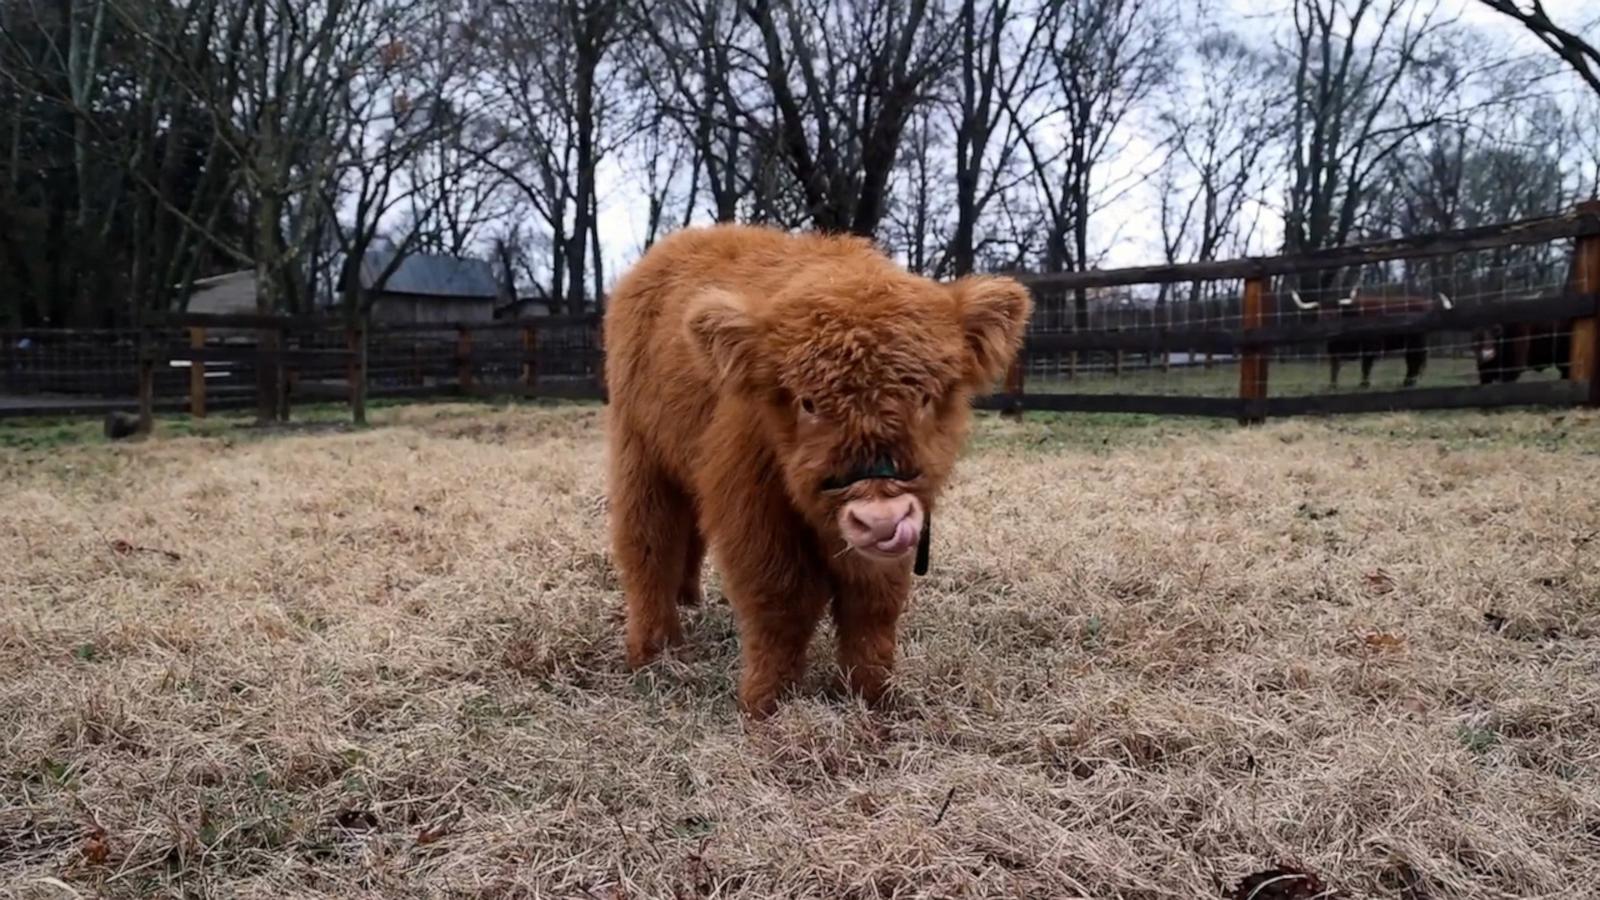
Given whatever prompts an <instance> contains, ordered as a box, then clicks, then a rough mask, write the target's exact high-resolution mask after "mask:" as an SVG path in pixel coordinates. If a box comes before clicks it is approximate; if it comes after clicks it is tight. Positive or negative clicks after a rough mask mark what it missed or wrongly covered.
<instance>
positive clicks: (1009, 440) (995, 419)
mask: <svg viewBox="0 0 1600 900" xmlns="http://www.w3.org/2000/svg"><path fill="white" fill-rule="evenodd" d="M983 416H984V417H985V418H986V419H987V421H986V422H985V423H984V427H981V428H976V429H974V431H973V435H972V442H971V449H972V450H974V451H982V450H988V449H1001V448H1004V449H1020V450H1033V451H1038V452H1041V453H1053V452H1059V451H1061V450H1074V451H1080V452H1082V451H1092V452H1098V451H1107V452H1109V451H1110V450H1113V449H1118V448H1123V447H1147V446H1153V445H1156V444H1160V443H1164V442H1166V441H1170V440H1173V439H1175V438H1189V437H1197V436H1203V435H1209V434H1222V433H1226V432H1229V431H1233V430H1236V429H1238V427H1239V425H1238V423H1236V422H1235V421H1234V420H1232V419H1217V418H1201V417H1183V416H1152V415H1143V414H1139V413H1064V412H1025V413H1023V415H1022V416H1021V417H1013V418H1006V417H1002V416H999V415H998V414H994V413H984V414H983Z"/></svg>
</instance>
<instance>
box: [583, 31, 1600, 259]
mask: <svg viewBox="0 0 1600 900" xmlns="http://www.w3.org/2000/svg"><path fill="white" fill-rule="evenodd" d="M1421 2H1426V0H1421ZM1217 5H1218V6H1219V7H1220V11H1219V12H1218V13H1217V17H1218V19H1219V20H1220V21H1223V22H1228V23H1231V25H1232V27H1234V28H1235V29H1236V30H1238V31H1241V32H1246V33H1248V32H1257V33H1260V34H1263V35H1264V34H1265V33H1266V32H1268V31H1270V30H1274V29H1276V28H1279V27H1280V24H1279V23H1281V22H1282V21H1283V18H1284V16H1285V15H1286V13H1285V12H1284V10H1285V9H1286V8H1287V4H1286V3H1284V2H1282V0H1221V2H1220V3H1218V4H1217ZM1544 5H1545V8H1546V10H1548V11H1549V13H1550V15H1551V18H1552V19H1554V20H1555V21H1556V22H1557V23H1559V24H1561V25H1564V26H1567V27H1574V26H1577V25H1578V24H1580V23H1582V22H1585V21H1593V20H1594V19H1595V18H1596V17H1597V16H1600V9H1597V6H1600V4H1597V3H1595V0H1544ZM1440 14H1441V15H1444V16H1456V17H1459V19H1460V21H1462V22H1463V23H1466V24H1468V25H1471V26H1473V27H1477V28H1483V29H1486V30H1490V31H1493V32H1495V33H1496V34H1497V36H1499V37H1501V38H1503V39H1504V40H1505V41H1509V42H1510V44H1511V46H1513V47H1515V48H1516V49H1517V50H1518V51H1520V53H1521V54H1547V53H1549V52H1550V51H1548V50H1546V49H1544V48H1543V47H1542V45H1540V43H1539V42H1538V40H1537V39H1536V38H1534V37H1532V36H1531V35H1530V34H1528V33H1527V32H1526V30H1525V29H1523V28H1522V26H1521V25H1519V24H1518V23H1516V22H1514V21H1512V20H1511V19H1508V18H1506V17H1504V16H1501V15H1500V14H1498V13H1496V12H1494V11H1492V10H1490V9H1488V8H1487V7H1485V6H1483V5H1482V3H1480V2H1478V0H1441V2H1440ZM1501 46H1505V45H1504V44H1501ZM1570 82H1571V84H1572V85H1574V86H1576V85H1578V81H1577V78H1576V77H1575V76H1573V77H1571V79H1570ZM1121 143H1122V144H1123V150H1122V152H1121V153H1119V154H1118V155H1117V157H1116V158H1114V159H1113V160H1111V162H1110V163H1109V165H1108V166H1107V172H1106V177H1108V178H1113V179H1119V180H1123V179H1128V178H1129V177H1130V176H1135V175H1136V173H1135V169H1136V167H1137V166H1139V165H1141V164H1146V165H1148V164H1149V163H1150V161H1151V160H1152V159H1153V157H1154V154H1153V152H1152V151H1153V149H1154V147H1153V145H1152V144H1151V143H1150V142H1149V141H1147V140H1144V139H1143V138H1142V136H1141V135H1139V134H1138V133H1137V132H1136V131H1134V130H1132V129H1130V130H1129V131H1128V133H1126V134H1125V135H1123V138H1122V141H1121ZM631 169H632V166H631V165H630V163H629V161H628V160H625V159H611V160H608V161H606V163H605V164H604V165H603V166H602V167H601V170H602V171H601V172H600V177H599V183H600V185H601V190H602V193H601V195H600V204H601V209H600V225H601V240H602V242H603V246H604V250H605V255H606V278H607V281H608V282H612V283H614V282H615V280H616V278H617V276H618V275H619V274H620V273H621V272H622V271H623V269H624V268H625V267H626V266H627V265H628V264H630V263H632V262H633V261H634V260H636V259H637V258H638V254H639V248H640V247H641V246H642V243H643V240H644V234H645V229H646V206H645V197H646V192H645V190H644V187H643V183H642V179H641V178H640V177H639V176H637V175H636V174H634V173H633V172H632V171H631ZM1153 190H1154V189H1153V186H1148V185H1147V186H1145V187H1144V188H1142V189H1138V190H1133V191H1131V192H1128V193H1127V194H1126V196H1124V197H1123V198H1122V199H1121V200H1120V201H1118V202H1117V203H1116V204H1114V205H1113V206H1111V207H1110V208H1108V209H1107V210H1106V211H1105V212H1103V213H1101V214H1100V216H1099V218H1097V219H1096V221H1095V223H1094V226H1093V227H1094V230H1095V232H1096V234H1095V235H1094V240H1095V241H1097V242H1098V249H1099V250H1102V251H1103V252H1104V254H1105V265H1106V266H1107V267H1115V266H1130V265H1140V264H1143V263H1152V262H1159V261H1160V246H1161V245H1160V239H1159V231H1158V229H1157V220H1156V216H1155V195H1154V192H1153ZM1265 199H1266V200H1267V201H1268V204H1269V209H1268V210H1266V211H1265V212H1264V214H1263V215H1262V218H1261V230H1260V232H1259V233H1258V236H1257V239H1256V241H1255V242H1254V244H1253V246H1252V248H1251V249H1252V252H1256V253H1261V252H1272V251H1273V250H1274V249H1275V245H1276V243H1277V242H1278V241H1279V240H1280V239H1281V235H1282V227H1281V224H1280V223H1278V222H1277V221H1275V214H1274V213H1273V212H1271V210H1270V205H1271V204H1273V203H1276V202H1277V201H1278V198H1277V197H1274V196H1271V195H1270V194H1269V196H1267V197H1266V198H1265Z"/></svg>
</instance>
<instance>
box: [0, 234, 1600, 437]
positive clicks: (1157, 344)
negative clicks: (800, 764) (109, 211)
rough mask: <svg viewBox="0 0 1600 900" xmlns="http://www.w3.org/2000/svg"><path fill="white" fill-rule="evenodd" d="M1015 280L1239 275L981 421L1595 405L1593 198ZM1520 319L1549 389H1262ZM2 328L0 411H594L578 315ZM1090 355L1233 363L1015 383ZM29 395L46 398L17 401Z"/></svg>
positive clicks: (1090, 337) (1120, 281)
mask: <svg viewBox="0 0 1600 900" xmlns="http://www.w3.org/2000/svg"><path fill="white" fill-rule="evenodd" d="M1568 239H1570V240H1574V241H1575V249H1574V252H1573V256H1572V261H1571V266H1570V274H1569V277H1568V279H1567V281H1566V285H1565V289H1564V290H1562V291H1559V292H1557V293H1556V295H1553V296H1548V297H1543V298H1540V299H1536V300H1532V301H1520V302H1515V303H1504V302H1500V303H1489V304H1481V305H1475V306H1470V307H1456V308H1442V307H1441V308H1434V309H1431V310H1429V311H1427V312H1422V313H1418V312H1409V313H1401V314H1395V315H1387V314H1384V315H1361V316H1356V317H1348V318H1346V317H1339V318H1334V319H1332V320H1327V319H1320V318H1319V319H1316V320H1312V321H1302V320H1294V319H1292V318H1291V320H1290V321H1274V320H1273V317H1272V316H1269V315H1268V312H1269V303H1268V300H1269V297H1273V296H1275V295H1274V293H1273V291H1272V282H1273V279H1279V280H1280V281H1281V280H1282V279H1284V278H1285V277H1298V276H1302V275H1305V274H1306V273H1315V272H1325V271H1329V270H1340V269H1348V268H1349V267H1359V266H1366V265H1372V264H1375V263H1382V262H1386V261H1392V260H1420V259H1428V258H1433V257H1441V256H1448V255H1450V254H1457V253H1463V252H1473V251H1482V250H1493V249H1495V248H1505V247H1512V246H1515V245H1524V244H1537V243H1544V242H1550V241H1556V240H1568ZM1020 277H1021V278H1023V280H1024V281H1026V282H1027V283H1028V284H1029V285H1030V287H1031V289H1032V290H1033V291H1035V293H1036V294H1045V293H1048V292H1065V291H1078V290H1089V289H1097V288H1107V287H1118V286H1130V285H1180V284H1181V285H1196V284H1201V283H1206V282H1219V281H1227V280H1242V282H1243V286H1242V291H1241V292H1240V293H1239V295H1238V297H1237V298H1236V300H1234V301H1230V304H1229V306H1228V309H1229V310H1230V314H1229V315H1227V316H1224V317H1221V318H1219V319H1217V320H1215V321H1211V322H1209V323H1208V322H1206V321H1202V322H1201V323H1200V324H1198V325H1196V324H1193V323H1190V322H1179V323H1173V322H1172V321H1171V320H1170V319H1169V320H1161V319H1159V318H1155V317H1152V316H1145V317H1143V318H1142V319H1139V318H1138V317H1136V327H1133V328H1123V327H1121V326H1120V324H1119V319H1118V318H1117V317H1105V316H1102V317H1100V318H1099V319H1098V321H1097V323H1096V324H1097V325H1098V327H1092V328H1090V329H1086V330H1082V331H1055V332H1052V331H1041V330H1037V329H1035V330H1032V332H1031V333H1030V334H1029V336H1028V339H1027V342H1026V344H1025V347H1024V350H1023V353H1022V355H1021V357H1020V358H1019V360H1018V363H1017V365H1016V366H1015V367H1013V369H1012V370H1011V372H1010V373H1009V375H1008V377H1007V378H1006V380H1005V383H1004V385H1003V386H1002V387H1001V388H1000V390H999V391H997V392H996V393H994V394H991V395H989V396H987V397H985V398H982V400H981V401H980V404H981V405H982V406H984V407H987V408H990V409H999V410H1003V411H1020V410H1053V411H1078V412H1123V413H1153V414H1167V415H1198V416H1224V417H1229V418H1238V419H1240V420H1241V421H1244V422H1259V421H1261V420H1263V419H1265V418H1267V417H1274V416H1292V415H1304V414H1337V413H1357V412H1376V411H1389V410H1415V409H1447V408H1490V407H1499V406H1511V405H1550V406H1570V405H1600V377H1596V375H1597V373H1596V366H1597V360H1600V328H1597V327H1596V322H1597V320H1600V204H1596V203H1590V204H1585V205H1582V206H1580V207H1578V208H1577V209H1575V210H1574V211H1572V212H1570V213H1568V214H1565V215H1561V216H1553V217H1547V218H1541V219H1534V220H1527V221H1523V222H1514V223H1509V224H1505V225H1498V226H1493V227H1488V228H1478V229H1471V230H1465V231H1459V232H1453V233H1448V234H1437V235H1428V236H1423V237H1415V238H1407V239H1403V240H1393V241H1383V242H1378V243H1371V244H1364V245H1359V246H1352V247H1345V248H1340V249H1337V250H1329V251H1324V252H1321V253H1315V254H1309V255H1303V256H1294V257H1289V256H1280V257H1266V258H1254V259H1243V260H1231V261H1224V262H1207V263H1196V264H1189V265H1176V266H1155V267H1145V268H1136V269H1119V270H1109V271H1098V272H1084V273H1063V274H1053V275H1024V276H1020ZM1235 311H1236V315H1235V314H1233V313H1234V312H1235ZM1530 320H1540V321H1560V322H1563V323H1570V324H1569V325H1568V326H1566V327H1567V328H1568V330H1569V332H1570V356H1571V358H1570V371H1569V377H1568V378H1567V379H1565V380H1559V381H1542V382H1527V383H1499V384H1483V385H1477V384H1474V385H1459V386H1448V387H1424V388H1410V389H1405V390H1376V391H1374V390H1367V391H1362V392H1358V393H1315V394H1307V395H1299V396H1281V395H1274V394H1273V393H1272V391H1271V390H1270V387H1271V385H1272V380H1271V370H1272V365H1273V363H1272V361H1273V359H1274V355H1275V354H1276V353H1282V352H1284V351H1285V350H1286V348H1294V347H1303V346H1307V345H1313V346H1315V345H1325V344H1327V342H1329V341H1335V340H1337V341H1344V342H1350V341H1357V342H1360V341H1372V340H1380V339H1383V338H1388V337H1392V336H1395V335H1403V334H1416V333H1419V332H1426V333H1429V334H1437V333H1454V334H1462V333H1466V332H1470V331H1472V330H1473V329H1476V328H1480V327H1484V326H1492V325H1497V324H1501V323H1505V322H1511V321H1523V322H1525V321H1530ZM1035 324H1038V322H1037V320H1036V323H1035ZM17 334H18V333H5V332H0V339H3V340H4V344H3V345H0V377H4V378H6V379H7V381H6V382H0V417H3V416H7V415H26V414H37V413H53V414H66V413H83V412H101V411H104V410H107V409H111V408H116V407H118V406H119V405H120V406H122V407H126V406H127V404H128V400H129V399H131V398H130V396H129V395H130V394H132V395H134V396H136V397H137V404H138V409H139V411H140V414H141V417H142V419H143V422H144V424H145V426H146V427H148V425H149V423H150V421H151V418H152V416H153V415H154V413H155V412H157V411H187V412H189V413H190V414H192V415H194V416H197V417H198V416H205V415H206V414H207V413H208V412H211V411H214V410H219V409H240V408H256V409H258V410H263V411H270V412H271V414H272V417H273V418H276V419H280V420H287V418H288V417H289V414H290V408H291V406H292V405H294V404H298V403H302V402H306V401H329V400H333V401H343V402H348V403H349V404H350V406H351V409H352V412H353V415H354V416H355V418H356V419H357V421H362V420H364V417H365V407H366V402H367V399H368V398H369V397H489V396H522V397H552V398H565V399H589V400H601V401H603V400H604V399H605V387H604V383H603V377H602V372H603V358H602V355H601V346H600V322H599V319H598V317H596V316H576V317H547V318H539V319H526V320H513V321H496V322H483V323H461V324H435V323H428V324H416V325H385V326H374V327H373V328H372V329H371V330H370V331H365V330H363V329H361V328H359V327H355V326H352V325H350V324H349V323H348V322H347V321H346V320H343V319H336V318H307V317H295V318H290V317H279V316H258V315H201V314H191V313H176V314H169V315H163V316H157V317H152V318H150V319H149V320H148V321H146V322H145V323H144V324H143V325H142V326H141V327H140V328H138V329H124V330H122V331H104V332H67V331H55V332H48V333H46V332H37V333H32V334H33V335H34V336H36V337H37V338H38V341H37V342H36V343H29V341H30V338H29V336H28V335H27V334H24V335H23V337H22V338H20V339H19V338H18V337H17ZM18 347H21V348H22V349H20V350H19V349H17V348H18ZM30 354H31V355H30ZM1092 354H1099V355H1101V356H1103V357H1105V356H1108V357H1109V358H1111V359H1113V360H1115V364H1114V365H1115V368H1114V371H1115V372H1117V373H1120V372H1121V371H1122V361H1123V359H1124V358H1125V357H1126V356H1129V355H1133V356H1142V357H1143V358H1144V359H1145V360H1147V361H1149V360H1156V359H1160V360H1162V361H1163V368H1168V367H1169V366H1170V364H1171V360H1172V359H1173V358H1174V357H1175V355H1176V356H1181V357H1184V358H1187V359H1189V360H1200V359H1204V360H1207V361H1210V360H1213V359H1230V360H1237V361H1238V364H1239V377H1238V389H1237V391H1236V392H1233V391H1230V392H1228V393H1227V395H1221V394H1218V395H1215V396H1174V395H1171V394H1161V393H1090V392H1085V391H1073V390H1070V389H1069V390H1059V389H1058V390H1054V391H1049V392H1040V391H1037V390H1030V389H1029V388H1030V385H1029V383H1028V376H1027V372H1028V370H1029V362H1030V360H1037V359H1040V358H1044V357H1049V356H1052V355H1055V356H1061V355H1065V356H1067V357H1069V358H1071V359H1072V360H1077V359H1078V358H1079V357H1080V355H1082V356H1084V357H1088V356H1089V355H1092ZM41 360H45V361H47V362H45V363H43V364H41V363H40V361H41ZM1197 365H1198V363H1197ZM1072 384H1073V383H1072V382H1071V381H1068V386H1069V387H1070V386H1072ZM130 389H131V390H130ZM39 391H45V392H49V393H52V394H54V396H53V397H52V398H51V399H50V400H48V401H30V400H29V397H30V396H32V395H33V394H34V393H37V392H39ZM107 395H109V396H107ZM7 400H10V401H12V402H5V401H7Z"/></svg>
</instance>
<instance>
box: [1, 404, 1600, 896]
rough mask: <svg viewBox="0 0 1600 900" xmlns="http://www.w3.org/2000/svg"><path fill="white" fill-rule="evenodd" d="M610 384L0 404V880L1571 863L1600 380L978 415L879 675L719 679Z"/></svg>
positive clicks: (575, 882) (1590, 673) (96, 884)
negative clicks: (683, 612) (1277, 413)
mask: <svg viewBox="0 0 1600 900" xmlns="http://www.w3.org/2000/svg"><path fill="white" fill-rule="evenodd" d="M599 415H600V413H599V412H597V411H595V410H593V409H577V410H573V409H566V410H560V409H558V410H537V409H527V408H522V409H513V410H508V411H492V410H484V409H482V408H478V409H471V408H461V407H456V408H448V407H446V408H440V407H433V408H414V409H409V410H399V411H391V412H389V413H386V414H385V418H386V419H387V422H386V427H383V428H379V429H376V430H372V431H369V432H362V433H350V434H338V433H334V434H326V433H324V434H316V435H301V436H283V437H275V438H271V439H264V440H262V439H247V438H239V439H235V438H234V437H229V436H218V437H208V438H183V439H167V440H155V441H152V442H149V443H145V444H141V445H130V446H126V447H124V446H116V447H111V446H104V445H101V446H75V447H66V448H58V449H54V450H49V451H45V450H11V451H0V560H4V569H3V571H0V893H11V894H15V895H17V896H26V897H34V896H37V897H68V896H74V895H77V896H93V895H96V894H102V895H105V896H115V897H150V896H219V897H220V896H228V897H402V896H403V897H424V896H426V897H448V896H461V897H466V896H474V897H483V896H487V897H524V896H526V897H534V896H538V897H603V898H611V897H675V896H683V897H692V896H718V897H775V896H784V897H791V896H799V897H830V898H832V897H888V896H923V897H1023V896H1026V897H1052V898H1065V897H1127V898H1154V897H1161V898H1194V897H1218V896H1221V895H1222V894H1223V893H1224V892H1225V891H1228V890H1231V887H1232V886H1233V885H1234V884H1235V883H1236V882H1237V881H1238V880H1239V879H1240V878H1241V877H1242V876H1244V875H1246V874H1248V873H1251V872H1253V871H1256V870H1259V869H1263V868H1268V867H1271V866H1273V865H1276V864H1278V863H1280V862H1291V863H1297V864H1301V865H1304V866H1306V867H1307V868H1310V869H1312V870H1314V871H1315V872H1317V873H1318V874H1319V875H1320V876H1321V877H1322V878H1323V879H1324V880H1325V881H1327V882H1328V883H1329V884H1331V885H1333V886H1335V887H1337V888H1339V889H1341V890H1342V891H1344V892H1346V894H1347V895H1348V896H1393V897H1407V898H1496V897H1579V896H1595V891H1596V887H1595V886H1596V885H1597V884H1600V774H1597V773H1600V455H1597V453H1596V450H1597V448H1600V418H1597V417H1596V416H1593V415H1581V414H1571V415H1568V416H1566V417H1565V418H1564V419H1562V420H1561V421H1560V423H1559V426H1557V425H1554V424H1552V422H1554V421H1555V420H1553V419H1552V418H1551V417H1550V416H1548V415H1545V416H1537V415H1532V414H1526V415H1506V416H1496V417H1478V416H1468V417H1456V418H1451V419H1448V420H1442V419H1441V420H1420V419H1415V418H1408V417H1393V418H1390V419H1381V420H1371V419H1367V420H1349V421H1338V422H1334V423H1331V424H1315V423H1290V424H1281V425H1273V426H1270V427H1267V428H1263V429H1256V430H1251V431H1248V432H1245V431H1237V430H1232V429H1199V428H1192V427H1188V426H1174V425H1171V424H1165V425H1162V426H1160V427H1159V428H1154V429H1144V430H1141V429H1138V428H1135V427H1132V426H1128V427H1107V426H1104V425H1091V424H1085V420H1071V419H1064V420H1061V421H1059V422H1055V423H1039V422H1030V423H1024V424H1022V425H1017V424H1013V423H1001V422H998V421H994V420H986V421H985V422H984V423H983V424H982V426H981V429H982V430H981V434H980V435H979V440H978V441H977V443H976V444H975V448H974V451H973V453H972V455H971V456H970V457H969V459H968V460H967V461H966V462H965V463H964V466H965V468H964V469H963V470H962V472H961V475H960V478H959V481H958V483H957V484H956V485H955V486H954V488H953V492H952V494H951V495H950V496H949V497H948V500H947V502H946V504H945V507H944V509H943V512H942V513H941V515H940V521H939V523H937V524H938V527H937V529H936V531H935V535H936V537H935V547H934V556H933V559H934V570H933V572H932V573H931V575H930V576H929V577H928V578H927V579H925V580H923V581H922V582H920V583H919V584H918V586H917V589H916V594H915V597H914V601H913V603H914V606H913V610H912V612H911V613H910V616H909V620H908V621H907V623H906V628H905V631H904V634H903V639H902V648H903V661H902V667H901V671H900V681H899V690H898V699H897V703H896V706H895V707H894V708H893V709H891V710H888V711H886V712H883V713H881V714H869V713H867V712H865V711H862V710H860V709H858V708H855V707H853V706H851V705H849V704H846V703H844V702H841V701H835V700H830V699H828V698H826V697H824V696H822V694H821V688H822V686H823V684H824V681H825V678H824V673H823V671H822V670H821V666H822V665H824V664H826V660H827V659H828V648H827V645H826V644H825V643H824V639H825V636H823V638H822V639H819V641H818V643H817V645H816V646H815V647H814V658H815V661H816V663H817V666H816V667H814V669H813V672H814V674H813V676H812V679H811V681H810V683H809V684H808V689H807V692H806V693H805V694H804V695H803V696H801V697H799V698H797V699H796V700H794V701H792V702H791V703H790V704H788V705H787V706H786V707H785V708H784V709H783V710H782V711H781V712H780V713H779V714H778V715H777V716H776V717H775V718H774V719H773V720H771V721H770V722H767V723H762V724H760V725H747V724H745V723H743V722H741V720H740V719H739V718H738V717H737V715H736V713H735V709H734V706H733V702H732V678H733V675H734V669H735V662H736V647H735V642H734V639H733V635H732V628H731V624H730V621H729V617H728V611H727V607H726V605H725V604H723V603H721V602H712V603H710V604H708V605H707V606H706V607H705V608H704V609H703V610H701V611H699V612H697V613H694V614H693V615H692V617H691V622H690V634H691V636H692V637H691V648H690V651H689V652H688V654H686V656H684V657H681V658H679V659H676V660H672V661H668V662H666V663H663V664H661V665H658V666H656V667H653V668H651V669H649V670H646V671H644V672H641V673H639V674H635V675H630V674H627V673H625V672H624V671H623V670H622V667H621V664H620V660H621V650H620V642H619V637H618V635H619V628H618V622H617V618H618V615H619V611H620V597H619V595H618V593H617V587H616V583H615V579H614V578H613V576H612V574H611V572H610V569H609V566H608V563H607V552H606V547H605V542H604V536H603V535H604V532H603V522H604V509H603V504H602V501H601V493H602V455H601V454H602V444H601V438H600V436H599V434H600V432H599V429H598V416H599ZM1358 421H1359V424H1352V423H1357V422H1358ZM1440 423H1445V424H1440ZM1557 428H1559V430H1560V432H1561V433H1562V437H1561V438H1560V439H1559V440H1544V439H1530V438H1529V437H1528V436H1529V435H1535V436H1536V437H1537V436H1538V435H1545V436H1546V437H1548V436H1549V435H1550V434H1552V433H1553V431H1554V430H1556V429H1557ZM1094 429H1100V430H1098V431H1097V430H1094ZM1430 429H1434V430H1437V431H1439V432H1440V433H1439V434H1438V435H1437V436H1435V435H1434V434H1433V432H1431V431H1430ZM1390 432H1393V433H1394V435H1395V436H1390ZM1102 437H1103V440H1104V443H1103V444H1102ZM1546 445H1549V446H1546ZM1551 448H1554V449H1551ZM118 541H122V542H126V543H125V544H123V545H118V544H117V543H116V542H118ZM129 545H131V546H129ZM139 548H150V549H152V550H165V551H171V552H172V553H175V554H177V556H178V558H177V559H173V558H171V557H170V556H168V555H164V554H162V553H159V552H147V551H146V550H144V549H139ZM711 584H712V585H713V587H714V586H715V580H714V579H713V580H712V582H711Z"/></svg>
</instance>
